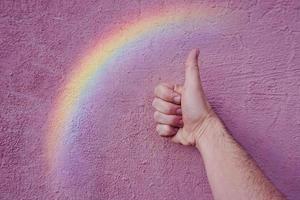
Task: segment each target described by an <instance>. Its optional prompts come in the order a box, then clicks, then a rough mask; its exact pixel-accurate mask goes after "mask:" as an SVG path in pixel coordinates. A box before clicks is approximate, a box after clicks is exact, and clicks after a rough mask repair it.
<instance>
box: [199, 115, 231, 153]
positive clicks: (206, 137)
mask: <svg viewBox="0 0 300 200" xmlns="http://www.w3.org/2000/svg"><path fill="white" fill-rule="evenodd" d="M225 132H226V131H225V127H224V125H223V123H222V122H221V120H220V119H219V117H218V116H217V115H216V114H213V115H212V116H209V117H208V118H207V119H206V120H205V121H203V124H202V126H201V128H200V129H199V130H198V133H197V137H196V147H197V149H198V150H199V151H200V153H201V152H202V151H203V149H204V148H205V147H206V146H212V145H214V143H215V141H217V140H219V139H220V138H222V137H223V136H224V133H225Z"/></svg>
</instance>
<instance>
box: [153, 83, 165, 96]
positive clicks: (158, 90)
mask: <svg viewBox="0 0 300 200" xmlns="http://www.w3.org/2000/svg"><path fill="white" fill-rule="evenodd" d="M162 89H163V85H162V84H161V83H160V84H158V85H157V86H156V87H155V89H154V93H155V94H159V93H160V92H161V91H162Z"/></svg>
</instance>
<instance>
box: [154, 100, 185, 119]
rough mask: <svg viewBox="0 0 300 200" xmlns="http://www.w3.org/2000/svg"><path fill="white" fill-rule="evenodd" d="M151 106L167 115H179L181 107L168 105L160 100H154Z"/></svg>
mask: <svg viewBox="0 0 300 200" xmlns="http://www.w3.org/2000/svg"><path fill="white" fill-rule="evenodd" d="M152 106H153V107H154V108H155V109H156V110H158V111H159V112H161V113H164V114H168V115H181V114H182V112H181V107H180V106H179V105H177V104H173V103H169V102H167V101H164V100H162V99H160V98H154V100H153V102H152Z"/></svg>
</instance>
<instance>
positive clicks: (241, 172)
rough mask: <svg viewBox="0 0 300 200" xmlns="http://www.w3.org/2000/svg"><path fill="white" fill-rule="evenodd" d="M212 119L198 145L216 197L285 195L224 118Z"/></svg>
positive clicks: (276, 196)
mask: <svg viewBox="0 0 300 200" xmlns="http://www.w3.org/2000/svg"><path fill="white" fill-rule="evenodd" d="M209 120H210V121H208V122H206V123H207V125H206V126H203V127H204V129H205V130H202V131H205V134H203V135H202V136H201V137H200V138H199V139H198V141H197V143H196V146H197V148H198V149H199V151H200V153H201V155H202V158H203V161H204V164H205V168H206V171H207V176H208V180H209V183H210V186H211V189H212V192H213V195H214V198H215V199H216V200H224V199H255V200H260V199H276V200H277V199H278V200H279V199H284V197H283V196H282V194H281V193H280V192H279V191H278V190H277V189H276V188H275V187H274V186H273V185H272V183H271V182H270V181H269V180H268V179H267V178H266V177H265V176H264V175H263V173H262V171H261V170H260V169H259V167H258V166H257V165H256V163H255V162H254V160H253V159H252V158H251V157H250V156H249V155H248V154H247V153H246V151H245V150H244V149H243V148H242V147H241V146H240V145H239V144H238V143H237V142H236V141H235V140H234V139H233V138H232V137H231V136H230V135H229V134H228V133H227V131H226V129H225V128H224V126H223V125H222V122H220V120H219V119H217V118H210V119H209Z"/></svg>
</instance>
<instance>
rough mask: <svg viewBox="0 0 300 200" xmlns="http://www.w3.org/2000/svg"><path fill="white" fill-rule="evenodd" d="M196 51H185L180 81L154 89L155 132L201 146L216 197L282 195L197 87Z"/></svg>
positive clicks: (278, 199) (274, 199) (262, 199)
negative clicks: (183, 74) (183, 71)
mask: <svg viewBox="0 0 300 200" xmlns="http://www.w3.org/2000/svg"><path fill="white" fill-rule="evenodd" d="M198 56H199V50H198V49H194V50H192V51H191V52H190V53H189V55H188V58H187V61H186V64H185V65H186V69H185V82H184V84H183V85H172V84H167V83H163V84H160V85H158V86H157V87H156V88H155V91H154V93H155V96H156V97H155V98H154V100H153V107H154V108H155V109H156V111H155V113H154V119H155V121H156V123H157V126H156V130H157V132H158V134H159V135H161V136H165V137H170V138H171V140H172V141H173V142H175V143H179V144H182V145H192V146H195V147H196V148H197V149H198V150H199V152H200V154H201V155H202V158H203V161H204V164H205V168H206V172H207V176H208V180H209V184H210V186H211V189H212V193H213V196H214V199H216V200H225V199H226V200H227V199H230V200H232V199H255V200H267V199H268V200H282V199H285V198H284V196H283V195H282V194H281V193H280V192H279V191H278V190H277V189H276V187H275V186H274V185H273V184H272V183H271V182H270V181H269V180H268V179H267V178H266V176H265V175H264V174H263V172H262V171H261V170H260V169H259V167H258V166H257V165H256V163H255V161H254V160H253V159H252V158H251V156H250V155H249V154H247V152H246V151H245V150H244V149H243V148H242V147H241V146H240V145H239V144H238V143H237V142H236V141H235V140H234V139H233V137H232V136H231V135H230V134H229V133H228V131H227V130H226V128H225V127H224V125H223V123H222V122H221V120H220V119H219V117H218V116H217V115H216V114H215V113H214V111H213V110H212V108H211V106H210V105H209V103H208V101H207V99H206V97H205V94H204V92H203V89H202V86H201V79H200V76H199V65H198Z"/></svg>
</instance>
